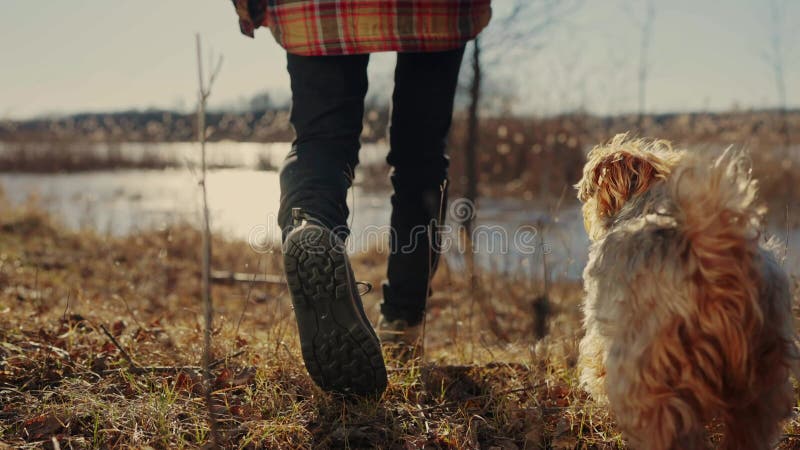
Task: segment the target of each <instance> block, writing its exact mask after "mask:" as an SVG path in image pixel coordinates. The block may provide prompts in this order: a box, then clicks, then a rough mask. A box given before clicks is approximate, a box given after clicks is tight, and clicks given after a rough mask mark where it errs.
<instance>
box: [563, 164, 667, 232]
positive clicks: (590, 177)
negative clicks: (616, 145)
mask: <svg viewBox="0 0 800 450" xmlns="http://www.w3.org/2000/svg"><path fill="white" fill-rule="evenodd" d="M592 153H595V152H592ZM592 153H590V154H589V157H590V160H589V163H588V164H587V165H586V167H585V168H584V172H583V179H581V181H580V182H579V183H578V185H577V188H578V198H579V199H580V200H581V201H582V202H584V203H586V202H588V201H590V200H594V203H595V207H596V214H597V215H598V216H600V217H602V218H610V217H613V216H614V215H616V214H617V213H618V212H619V210H620V209H622V207H623V206H625V203H626V202H627V201H628V200H630V198H631V197H633V196H634V195H637V194H641V193H642V192H644V191H646V190H647V189H648V188H649V187H650V186H651V185H652V184H653V183H655V182H656V181H657V180H659V179H664V178H666V176H667V175H668V173H667V172H668V170H669V169H668V168H667V165H666V164H663V163H662V162H661V161H659V160H658V158H657V157H656V156H654V155H651V154H645V153H640V152H638V151H625V150H617V151H613V152H602V154H600V155H597V154H595V155H592ZM593 156H594V157H593Z"/></svg>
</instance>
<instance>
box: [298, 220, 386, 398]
mask: <svg viewBox="0 0 800 450" xmlns="http://www.w3.org/2000/svg"><path fill="white" fill-rule="evenodd" d="M283 262H284V267H285V269H286V281H287V283H288V285H289V291H290V292H291V295H292V304H293V305H294V313H295V318H296V320H297V328H298V331H299V334H300V347H301V349H302V353H303V360H304V361H305V365H306V369H307V370H308V373H309V375H311V378H312V379H313V380H314V382H315V383H316V384H317V385H318V386H319V387H320V388H322V389H323V390H325V391H329V392H335V393H340V394H354V395H380V394H381V393H382V392H383V391H384V390H385V389H386V384H387V377H386V366H385V365H384V362H383V355H382V354H381V347H380V342H379V341H378V339H377V337H376V335H375V332H374V330H373V329H372V326H371V325H370V323H369V321H368V320H367V319H366V315H365V314H364V312H363V311H364V308H363V306H362V304H361V296H360V295H359V293H358V290H357V288H356V282H355V279H354V278H353V271H352V270H351V268H350V261H349V259H348V258H347V253H346V252H345V246H344V243H343V242H342V240H341V239H339V238H338V237H337V236H336V235H334V234H333V233H331V232H330V231H329V230H328V229H327V228H325V227H323V226H321V225H316V224H313V223H310V222H308V221H306V220H303V221H302V222H300V225H299V226H297V227H296V228H295V229H294V230H292V231H291V232H290V233H289V235H288V236H287V237H286V241H285V242H284V244H283Z"/></svg>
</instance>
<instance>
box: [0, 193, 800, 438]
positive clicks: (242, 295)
mask: <svg viewBox="0 0 800 450" xmlns="http://www.w3.org/2000/svg"><path fill="white" fill-rule="evenodd" d="M0 202H2V200H0ZM0 209H1V210H2V211H3V212H4V213H3V216H2V218H0V448H3V447H4V445H5V446H8V447H9V448H20V447H29V448H40V447H47V448H52V447H53V446H54V445H56V443H57V444H58V445H59V446H60V448H108V447H128V446H130V447H144V446H151V447H154V448H191V447H199V446H202V445H203V444H205V443H207V442H208V428H207V424H206V420H205V417H206V412H205V411H206V410H205V403H204V400H203V393H202V389H201V387H200V384H199V382H200V379H201V378H200V373H199V372H198V371H197V370H196V366H197V365H198V363H199V356H200V348H201V345H202V333H203V331H202V330H203V328H202V325H201V323H202V321H201V316H202V307H201V304H200V300H199V299H200V281H199V276H200V263H199V261H200V239H201V238H200V234H199V232H197V231H196V230H194V229H192V228H189V227H174V228H170V229H165V230H160V231H152V232H146V233H141V234H137V235H133V236H129V237H126V238H112V237H106V236H102V235H98V234H96V233H93V232H80V233H73V232H65V231H63V230H62V228H61V227H60V226H59V225H58V224H57V223H56V222H54V221H53V220H52V219H51V218H49V217H47V216H45V215H43V214H42V213H40V212H39V211H38V210H37V209H36V208H34V207H19V208H13V207H11V206H10V205H8V204H6V203H4V202H2V204H0ZM262 250H263V249H262ZM279 261H280V257H279V254H278V252H269V251H267V252H262V253H256V252H254V251H253V250H252V249H250V248H249V246H248V245H247V244H246V243H244V242H230V241H226V240H224V239H222V238H219V237H217V238H215V241H214V255H213V265H212V266H213V268H215V269H222V270H232V271H238V272H252V273H271V274H279V273H280V272H281V267H280V262H279ZM354 267H355V270H356V274H357V277H359V278H360V279H365V280H367V281H370V282H372V283H374V284H377V283H378V282H379V281H380V280H381V279H382V278H383V274H384V270H385V265H384V255H379V254H376V253H374V252H373V253H370V254H363V255H357V256H356V257H355V258H354ZM468 286H469V282H468V280H467V278H466V277H465V276H464V274H462V273H459V272H455V271H453V270H451V269H450V268H449V267H448V265H447V264H444V265H443V267H442V270H441V271H440V272H439V274H438V276H437V277H436V279H435V281H434V283H433V287H434V291H435V293H434V295H433V297H432V299H431V302H430V308H429V311H428V320H427V323H426V327H425V329H426V338H425V342H426V356H425V359H424V360H418V361H413V362H411V363H407V364H401V363H400V362H398V361H393V360H390V361H389V362H388V365H389V367H390V385H389V388H388V390H387V392H386V393H385V394H384V396H383V397H382V398H381V399H380V400H377V401H376V400H345V399H340V398H336V397H331V396H329V395H327V394H325V393H323V392H321V391H320V390H319V389H318V388H316V387H315V386H314V385H313V384H312V382H311V381H310V379H309V377H308V376H307V374H306V372H305V370H304V368H303V364H302V360H301V358H300V352H299V348H298V344H297V337H296V330H295V325H294V321H293V318H292V311H291V306H290V305H291V303H290V302H289V299H288V298H287V294H286V289H285V288H284V286H283V285H280V284H258V285H251V284H250V283H238V284H236V283H235V284H232V285H231V284H227V285H215V286H214V298H215V299H216V300H217V301H216V303H217V316H216V320H215V323H216V324H217V328H216V329H215V330H214V348H213V356H214V358H215V359H216V360H217V363H216V365H215V367H214V370H213V373H214V377H215V391H214V395H213V398H214V402H215V403H214V407H215V408H216V410H217V411H218V413H219V417H220V418H221V419H222V420H221V423H220V426H221V428H222V430H221V431H222V435H223V438H224V444H225V445H226V446H227V447H230V448H311V447H314V448H346V447H349V448H364V447H373V446H378V447H382V448H501V449H524V448H527V449H538V448H553V449H573V448H592V449H613V448H621V443H620V438H619V436H618V434H617V433H616V431H615V430H614V425H613V421H612V420H611V419H610V418H609V417H608V415H607V413H606V412H605V411H604V410H603V409H601V408H599V407H598V406H596V405H595V404H594V403H593V402H591V401H590V400H588V399H587V397H586V394H585V393H584V392H583V391H582V390H581V389H580V388H579V387H578V386H577V380H576V374H575V358H576V345H577V341H578V339H579V338H580V336H581V333H582V332H581V329H580V317H581V313H580V310H579V303H580V299H581V288H580V286H579V284H577V283H572V282H560V283H554V285H552V286H550V287H549V293H548V294H549V295H548V297H549V305H550V306H549V308H548V311H543V310H541V308H536V305H538V304H540V303H541V298H542V297H541V296H542V294H543V288H542V287H541V283H540V281H539V280H531V279H528V278H525V277H521V276H515V275H513V274H509V275H507V276H497V275H496V274H495V275H492V274H489V273H483V274H481V276H480V282H479V286H480V290H479V292H471V291H470V290H469V287H468ZM474 295H481V296H483V297H484V298H485V300H486V301H485V302H475V300H474V299H475V297H474ZM378 301H379V299H378V296H377V295H376V294H370V295H368V296H367V297H366V298H365V303H366V306H367V309H368V311H369V314H370V316H371V317H372V318H373V319H375V318H376V317H375V316H376V315H377V303H378ZM484 305H490V307H491V308H492V311H490V312H491V313H492V314H488V313H487V311H483V310H481V309H480V308H485V307H486V306H484ZM542 314H546V316H545V319H546V320H545V323H546V327H545V330H546V331H547V333H546V337H544V338H543V339H541V340H538V339H537V338H536V337H535V334H536V332H537V331H538V332H541V328H542V322H543V321H542V317H538V316H540V315H542ZM487 317H491V318H492V322H493V323H488V320H489V319H487ZM101 327H105V328H106V329H107V330H109V333H110V334H111V335H113V336H114V337H115V340H116V341H118V342H119V345H120V346H121V347H122V348H124V349H125V351H126V353H127V354H129V355H130V357H131V358H132V360H133V361H134V362H135V363H136V364H137V366H136V367H132V366H131V364H130V362H129V361H127V359H126V355H124V354H123V353H122V352H121V351H120V348H118V347H117V346H116V345H114V344H113V343H112V342H111V341H110V339H109V338H108V337H107V336H106V335H105V333H104V332H103V331H102V328H101ZM493 329H494V330H498V329H499V330H501V331H502V332H501V333H499V334H500V335H501V336H498V334H496V333H493V332H492V331H489V330H493ZM501 338H502V339H501ZM150 366H158V367H159V368H158V369H152V370H146V369H145V370H142V369H141V367H150ZM798 430H800V424H799V423H797V422H796V421H793V422H792V423H791V424H789V426H788V428H787V431H789V432H792V433H796V432H797V431H798ZM796 436H797V435H796V434H790V435H787V436H786V437H785V438H784V439H783V441H782V443H781V446H780V448H782V449H789V448H800V441H799V440H798V439H797V438H796ZM3 443H4V444H3Z"/></svg>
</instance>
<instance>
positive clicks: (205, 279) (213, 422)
mask: <svg viewBox="0 0 800 450" xmlns="http://www.w3.org/2000/svg"><path fill="white" fill-rule="evenodd" d="M195 43H196V46H197V77H198V81H199V85H200V86H199V88H200V89H199V91H198V94H199V95H198V105H197V136H198V140H199V141H200V155H201V156H200V157H201V172H200V173H201V175H200V176H201V180H200V188H201V190H202V194H203V242H202V245H203V258H202V259H203V276H202V296H203V309H204V312H205V314H204V316H205V326H204V327H203V363H202V364H203V380H204V383H205V399H206V408H208V424H209V428H210V430H211V442H210V445H211V446H212V447H213V448H219V447H220V444H221V439H220V436H219V430H218V427H217V417H216V413H215V412H214V407H213V404H212V395H211V388H212V386H211V382H212V380H211V367H210V364H211V330H212V328H213V318H214V305H213V303H212V299H211V224H210V219H209V211H208V189H207V186H206V173H207V165H206V102H207V100H208V97H209V96H210V95H211V88H212V87H213V85H214V81H215V80H216V78H217V75H218V74H219V71H220V69H222V58H220V59H219V61H218V62H217V65H216V67H214V69H213V70H212V72H211V74H210V76H209V82H208V87H206V84H205V77H204V71H203V57H202V43H201V41H200V35H199V34H197V35H195ZM209 63H211V61H209Z"/></svg>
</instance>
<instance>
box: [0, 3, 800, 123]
mask: <svg viewBox="0 0 800 450" xmlns="http://www.w3.org/2000/svg"><path fill="white" fill-rule="evenodd" d="M509 1H511V0H494V3H493V5H494V9H495V12H496V16H498V17H502V15H503V13H504V12H505V11H507V10H508V3H509ZM531 1H533V0H531ZM628 1H632V2H633V3H636V2H637V0H628ZM768 1H770V0H725V1H721V0H655V2H656V18H655V24H654V29H653V35H652V47H651V50H650V53H649V54H650V76H649V78H648V85H647V91H646V92H647V110H648V111H652V112H662V111H685V110H726V109H730V108H732V107H738V108H760V107H771V106H775V105H776V104H777V95H776V93H775V84H774V81H773V76H772V73H771V72H770V71H769V69H768V66H767V65H766V64H765V62H764V60H763V59H762V57H761V52H762V51H763V49H765V48H766V46H767V44H768V39H769V30H770V25H769V20H768V17H769V16H768V12H767V8H766V4H767V2H768ZM783 1H785V2H786V3H787V4H789V8H788V10H787V12H786V13H785V14H784V15H783V20H784V23H783V25H782V26H783V27H785V28H784V29H785V31H786V36H787V40H786V45H787V47H788V48H787V52H786V54H787V61H788V64H787V68H786V84H787V87H788V92H789V104H790V106H794V107H800V41H798V40H797V39H795V41H796V42H792V39H791V38H789V36H791V35H795V36H796V35H797V34H798V31H800V1H797V0H783ZM623 3H624V0H585V4H584V5H583V7H582V8H581V9H580V10H578V12H576V13H574V14H571V15H570V16H569V17H566V18H565V20H564V21H563V23H561V24H559V25H558V26H557V27H554V28H552V29H550V30H549V31H547V32H546V33H543V34H541V35H539V36H535V37H533V38H531V40H530V42H524V43H523V44H521V45H522V49H520V50H518V51H517V52H516V53H515V55H514V57H513V58H502V57H499V58H497V61H498V62H497V63H495V64H492V66H491V67H488V68H487V72H488V74H489V85H488V90H489V91H491V88H492V87H493V86H494V87H500V89H499V90H500V91H503V92H505V93H506V95H507V96H508V97H509V98H512V99H513V104H512V108H513V110H515V111H518V112H531V113H554V112H561V111H568V110H573V109H577V108H585V109H588V110H590V111H593V112H596V113H619V112H626V111H632V110H634V109H635V108H636V104H637V102H636V100H637V95H636V92H637V89H636V69H637V64H638V51H637V48H638V45H639V33H638V31H637V29H636V27H635V26H633V23H634V22H633V18H632V17H631V15H630V14H628V13H626V12H625V9H624V8H623V7H622V4H623ZM499 22H500V21H496V22H495V25H496V24H497V23H499ZM492 32H496V30H493V28H492V25H490V28H489V29H488V30H487V31H486V33H492ZM195 33H200V34H201V35H202V37H203V41H204V44H205V46H206V49H207V50H209V49H213V50H214V52H215V53H216V54H221V55H223V56H224V64H223V68H222V71H221V74H220V76H219V78H218V81H217V83H216V85H215V86H214V92H213V94H212V100H211V102H212V104H215V105H218V106H223V105H230V104H233V103H235V102H237V101H239V100H241V99H246V98H249V97H251V96H253V95H254V94H256V93H258V92H260V91H270V92H271V93H272V94H273V96H274V97H277V98H288V96H289V79H288V76H287V74H286V70H285V63H286V58H285V54H284V52H283V50H282V49H281V48H280V47H279V46H278V45H277V44H276V43H275V42H274V41H273V39H272V37H271V35H270V34H269V31H268V30H264V29H261V30H259V31H258V32H257V35H256V39H254V40H252V39H249V38H246V37H244V36H242V35H241V34H240V33H239V30H238V25H237V20H236V15H235V12H234V11H233V7H232V6H231V3H230V1H229V0H166V1H165V0H135V1H133V0H131V1H115V2H109V1H107V0H76V1H69V2H68V1H50V2H34V1H30V0H0V58H2V59H0V120H2V119H19V118H26V117H32V116H39V115H52V114H66V113H73V112H78V111H114V110H122V109H145V108H173V109H180V110H188V109H191V108H193V107H194V104H195V101H196V89H197V87H196V85H197V75H196V61H195V48H194V35H195ZM529 49H531V50H529ZM503 51H504V49H497V48H495V49H491V48H490V49H487V53H488V54H491V53H492V52H495V53H496V54H499V55H502V53H503ZM393 62H394V55H392V54H380V55H374V56H373V57H372V59H371V64H370V82H371V86H372V88H371V92H370V95H374V96H376V97H378V98H380V99H385V100H388V98H389V97H390V90H391V70H392V65H393Z"/></svg>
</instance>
